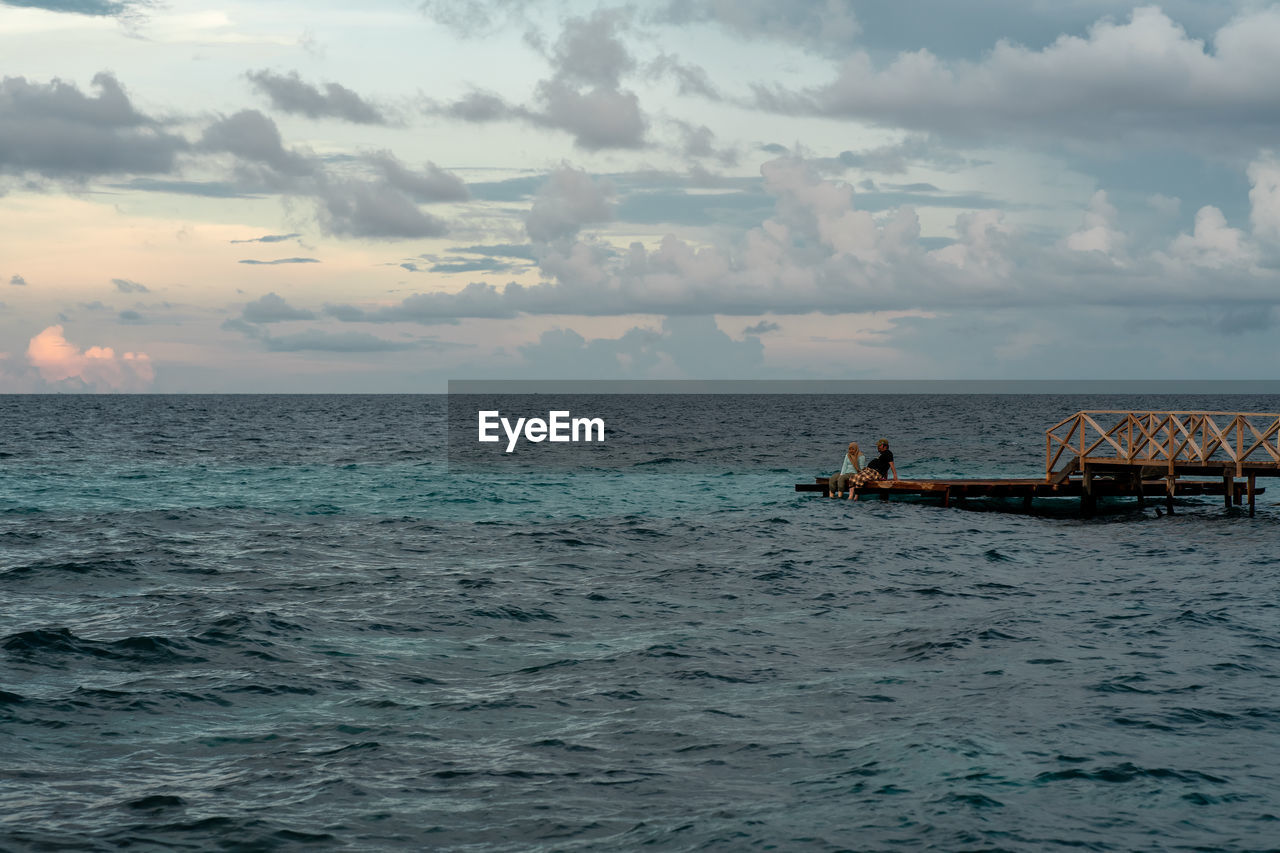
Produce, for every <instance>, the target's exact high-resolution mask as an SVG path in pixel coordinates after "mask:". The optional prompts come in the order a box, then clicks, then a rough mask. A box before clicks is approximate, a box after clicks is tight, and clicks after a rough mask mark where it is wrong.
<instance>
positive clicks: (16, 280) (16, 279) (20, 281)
mask: <svg viewBox="0 0 1280 853" xmlns="http://www.w3.org/2000/svg"><path fill="white" fill-rule="evenodd" d="M9 283H10V284H12V285H14V286H15V287H25V286H26V284H27V280H26V279H25V278H23V277H22V276H20V275H18V274H16V273H15V274H14V275H13V276H11V277H10V279H9Z"/></svg>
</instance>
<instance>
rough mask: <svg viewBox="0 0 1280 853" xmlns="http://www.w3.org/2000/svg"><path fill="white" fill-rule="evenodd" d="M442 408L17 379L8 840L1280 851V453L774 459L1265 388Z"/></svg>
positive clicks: (968, 443)
mask: <svg viewBox="0 0 1280 853" xmlns="http://www.w3.org/2000/svg"><path fill="white" fill-rule="evenodd" d="M523 404H527V406H529V405H543V404H542V403H540V402H539V401H537V400H534V401H532V402H530V401H529V400H525V401H523ZM527 406H526V407H527ZM544 408H545V406H544ZM449 409H450V406H449V400H448V399H447V398H446V396H445V395H405V396H396V395H369V396H358V395H339V396H326V395H308V396H288V395H279V396H276V395H262V396H253V395H247V396H235V395H228V396H198V395H195V396H168V395H141V396H90V395H85V396H75V395H55V396H36V395H32V396H5V397H0V850H4V851H28V850H30V851H78V850H93V851H96V850H121V849H127V850H144V851H151V850H224V851H269V850H294V849H304V848H305V849H315V850H353V851H398V850H427V849H431V850H462V851H525V850H535V851H572V850H640V849H645V850H715V851H737V850H780V851H811V850H812V851H828V850H832V851H834V850H857V851H903V850H909V851H914V850H942V851H962V850H974V851H977V850H986V851H997V850H1008V851H1040V850H1068V849H1069V850H1094V851H1165V850H1196V851H1206V850H1215V851H1216V850H1240V851H1246V850H1247V851H1254V850H1258V851H1260V850H1276V849H1280V681H1278V680H1277V679H1278V677H1280V609H1277V604H1278V603H1280V506H1277V503H1278V501H1280V485H1275V486H1273V483H1275V484H1280V481H1273V480H1260V481H1259V483H1260V485H1262V486H1264V487H1269V488H1268V491H1267V492H1265V493H1263V494H1261V495H1260V496H1259V498H1258V505H1257V508H1256V512H1255V514H1254V515H1253V516H1252V517H1251V516H1250V515H1249V513H1248V511H1247V507H1243V508H1241V507H1231V508H1227V507H1224V506H1223V502H1222V499H1221V498H1220V497H1218V498H1180V499H1178V501H1177V502H1176V505H1175V507H1174V512H1173V513H1172V514H1169V513H1168V512H1167V511H1165V507H1164V502H1163V501H1158V502H1152V501H1149V502H1147V504H1146V505H1145V506H1139V505H1138V504H1137V502H1136V501H1134V500H1132V499H1116V500H1113V501H1109V502H1104V503H1103V505H1102V506H1100V507H1099V511H1098V512H1097V513H1096V514H1093V515H1092V516H1087V517H1086V516H1082V515H1081V513H1080V507H1079V505H1078V501H1071V500H1065V501H1064V500H1057V501H1055V500H1037V501H1036V502H1035V503H1034V504H1033V505H1032V506H1031V507H1030V508H1029V509H1026V508H1024V507H1023V506H1022V504H1021V502H1020V501H1011V502H1001V501H968V502H967V503H966V504H965V505H963V506H957V505H954V504H953V505H952V506H950V507H943V506H941V505H940V503H939V502H938V501H937V500H936V499H932V500H924V499H894V500H890V501H887V502H881V501H879V500H875V499H865V498H864V499H862V500H859V501H848V500H830V499H827V498H825V497H822V496H820V495H817V494H808V493H797V492H796V491H795V490H794V486H795V484H796V483H802V482H813V478H814V477H816V476H822V475H826V474H828V473H830V472H832V471H835V470H838V468H839V465H840V461H841V456H842V455H843V453H844V450H845V447H846V445H847V444H848V442H849V441H851V440H856V441H859V442H860V444H861V446H862V447H863V449H864V452H867V453H868V455H869V456H871V455H874V449H873V446H874V442H875V440H876V439H878V438H881V437H885V438H888V439H889V441H890V442H891V446H892V449H893V451H894V454H895V462H896V466H897V470H898V473H899V476H901V477H903V478H911V477H986V476H1004V477H1039V476H1043V475H1044V466H1045V430H1046V428H1048V427H1050V426H1052V425H1053V424H1055V423H1057V422H1059V421H1061V420H1062V419H1064V418H1066V417H1068V416H1070V415H1071V414H1073V413H1074V412H1076V411H1078V410H1083V409H1090V410H1096V409H1106V410H1124V409H1159V410H1166V409H1176V410H1202V409H1207V410H1220V411H1245V412H1277V411H1280V397H1277V396H1247V395H1216V396H1215V395H1169V394H1156V395H1150V394H1147V395H1140V394H1130V395H1092V396H1091V395H1081V394H892V393H887V394H865V395H829V394H768V395H756V394H706V395H699V394H684V395H642V394H638V395H630V396H618V397H613V398H609V399H608V400H601V399H593V398H591V397H584V398H581V399H576V400H574V401H573V413H574V415H575V416H576V415H578V414H579V413H580V412H581V413H582V414H584V415H588V414H592V413H593V412H605V413H607V417H605V418H604V420H605V422H606V425H607V430H608V432H607V434H606V440H605V443H604V445H603V446H602V447H599V448H595V449H593V450H588V449H586V448H580V450H581V451H582V453H583V454H586V455H573V454H570V455H563V454H562V455H561V456H558V457H557V456H555V455H554V454H552V455H548V456H540V455H539V454H540V453H541V452H543V451H544V450H546V451H548V452H550V445H549V444H543V445H527V446H522V447H520V448H519V449H517V450H516V451H515V452H513V453H512V454H505V452H502V451H499V452H498V453H497V454H496V455H495V454H489V455H487V456H483V458H480V457H477V458H471V457H468V456H467V454H466V453H465V452H459V453H454V452H450V451H449V448H450V447H451V446H452V445H457V444H458V443H459V441H462V443H463V445H464V446H465V445H466V444H467V443H469V442H470V438H469V436H470V433H469V432H459V429H458V428H454V429H452V430H451V429H450V417H449ZM451 438H452V439H453V441H451V440H450V439H451ZM495 446H497V445H495ZM486 447H487V446H486ZM593 454H594V455H593Z"/></svg>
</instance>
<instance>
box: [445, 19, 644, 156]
mask: <svg viewBox="0 0 1280 853" xmlns="http://www.w3.org/2000/svg"><path fill="white" fill-rule="evenodd" d="M628 25H629V12H627V11H626V10H624V9H612V10H599V11H597V12H595V13H594V14H593V15H591V16H590V17H585V18H571V19H569V20H568V21H567V22H566V23H565V26H564V30H563V31H562V33H561V35H560V38H559V40H558V41H557V42H556V44H555V46H554V48H553V49H552V51H551V54H550V55H549V56H548V61H549V62H550V63H551V66H552V75H551V76H550V77H548V78H546V79H543V80H540V81H539V82H538V83H537V85H536V86H535V87H534V93H533V102H532V105H531V106H519V105H513V104H509V103H507V102H506V101H505V100H504V99H503V98H502V97H500V96H498V95H495V94H493V93H491V92H480V91H476V92H472V93H470V94H468V95H466V96H465V97H463V98H461V99H460V100H457V101H454V102H452V103H449V104H443V105H442V104H434V105H432V106H431V107H430V108H429V111H431V112H433V113H435V114H437V115H444V116H448V117H450V118H455V119H459V120H461V121H467V122H473V123H483V122H491V121H524V122H528V123H531V124H534V125H537V126H539V127H546V128H550V129H554V130H562V131H565V132H567V133H569V134H571V135H572V136H573V138H574V143H575V144H576V145H577V146H578V147H580V148H583V149H586V150H588V151H598V150H601V149H616V148H622V149H626V148H641V147H643V146H644V145H645V144H646V140H645V135H646V133H647V132H648V127H649V120H648V118H647V117H646V116H645V114H644V112H643V110H641V108H640V99H639V98H638V97H637V95H636V94H635V92H633V91H631V90H629V89H623V88H622V87H621V80H622V77H623V76H625V75H626V74H628V73H629V72H631V71H632V70H634V68H635V60H634V59H633V58H632V56H631V54H630V52H629V51H628V50H627V48H626V45H625V44H623V42H622V39H621V37H620V35H619V34H620V32H621V31H622V30H624V29H626V28H627V26H628Z"/></svg>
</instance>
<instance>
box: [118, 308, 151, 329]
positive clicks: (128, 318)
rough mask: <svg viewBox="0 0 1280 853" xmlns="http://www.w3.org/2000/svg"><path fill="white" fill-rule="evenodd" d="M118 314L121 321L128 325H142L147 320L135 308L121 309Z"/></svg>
mask: <svg viewBox="0 0 1280 853" xmlns="http://www.w3.org/2000/svg"><path fill="white" fill-rule="evenodd" d="M117 316H118V318H119V320H120V322H121V323H124V324H125V325H128V326H141V325H143V324H144V323H146V322H147V318H146V317H144V316H142V315H141V314H139V313H138V312H137V311H133V310H125V311H121V312H120V313H119V315H117Z"/></svg>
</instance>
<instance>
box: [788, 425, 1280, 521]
mask: <svg viewBox="0 0 1280 853" xmlns="http://www.w3.org/2000/svg"><path fill="white" fill-rule="evenodd" d="M1104 424H1110V426H1104ZM1059 463H1062V465H1061V467H1060V468H1057V469H1056V470H1055V466H1057V465H1058V464H1059ZM1187 476H1190V477H1192V478H1195V479H1185V477H1187ZM1259 477H1280V415H1278V414H1257V413H1244V412H1152V411H1147V412H1136V411H1125V412H1121V411H1088V412H1077V413H1076V414H1074V415H1072V416H1071V417H1069V418H1066V419H1065V420H1063V421H1061V422H1059V423H1057V424H1055V425H1054V426H1052V427H1049V429H1047V430H1045V474H1044V478H1043V479H987V480H978V479H975V480H960V479H943V480H932V479H931V480H905V479H904V480H897V481H885V480H880V481H877V482H875V483H872V484H869V485H867V486H863V487H861V488H860V489H859V490H858V492H859V494H860V495H870V494H878V495H879V496H880V499H881V500H888V499H889V496H890V495H892V494H905V495H923V496H937V497H938V498H940V499H941V501H942V505H943V506H949V505H950V504H951V501H952V500H964V499H965V498H1022V500H1023V503H1024V505H1026V506H1030V504H1031V501H1032V500H1033V499H1034V498H1079V499H1080V505H1081V509H1082V510H1083V511H1084V512H1085V513H1086V514H1088V513H1091V512H1092V511H1093V510H1094V508H1096V506H1097V500H1098V498H1103V497H1125V496H1129V497H1135V498H1137V499H1138V501H1139V503H1141V502H1143V501H1145V499H1146V498H1147V497H1164V498H1165V499H1166V503H1167V506H1168V510H1169V512H1173V499H1174V498H1175V497H1181V496H1198V495H1220V496H1222V498H1223V503H1224V505H1225V506H1227V507H1230V506H1231V505H1232V504H1235V505H1236V506H1240V505H1242V504H1243V503H1244V502H1245V501H1247V502H1248V505H1249V514H1250V515H1253V513H1254V506H1255V498H1256V496H1257V495H1259V494H1262V493H1263V492H1264V491H1265V489H1262V488H1259V487H1258V486H1257V482H1256V481H1257V478H1259ZM796 491H797V492H823V493H825V492H826V491H827V478H826V477H818V478H816V479H815V480H814V482H813V483H797V484H796Z"/></svg>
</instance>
